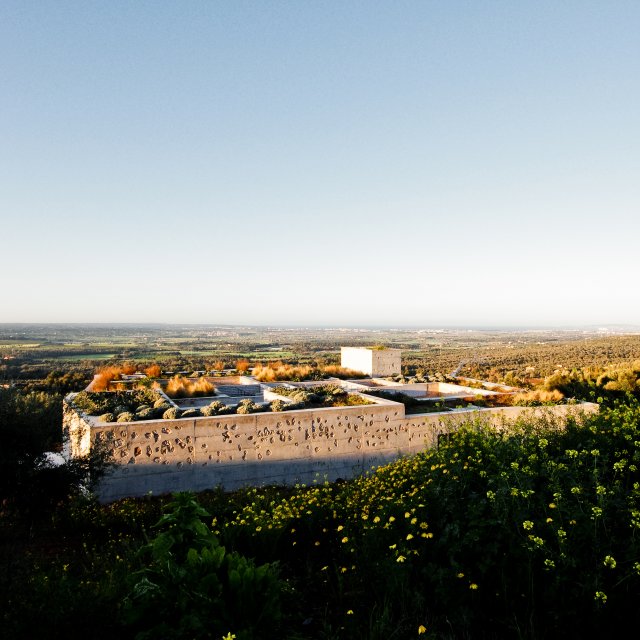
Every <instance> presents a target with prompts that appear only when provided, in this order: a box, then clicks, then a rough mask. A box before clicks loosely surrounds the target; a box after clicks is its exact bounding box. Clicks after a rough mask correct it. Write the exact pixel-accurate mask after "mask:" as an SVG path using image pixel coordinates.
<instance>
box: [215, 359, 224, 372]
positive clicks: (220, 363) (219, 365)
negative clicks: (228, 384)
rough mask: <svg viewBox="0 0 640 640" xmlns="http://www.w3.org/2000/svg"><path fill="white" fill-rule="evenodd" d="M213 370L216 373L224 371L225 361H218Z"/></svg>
mask: <svg viewBox="0 0 640 640" xmlns="http://www.w3.org/2000/svg"><path fill="white" fill-rule="evenodd" d="M212 369H213V370H214V371H222V370H223V369H224V361H223V360H216V361H215V362H214V363H213V365H212Z"/></svg>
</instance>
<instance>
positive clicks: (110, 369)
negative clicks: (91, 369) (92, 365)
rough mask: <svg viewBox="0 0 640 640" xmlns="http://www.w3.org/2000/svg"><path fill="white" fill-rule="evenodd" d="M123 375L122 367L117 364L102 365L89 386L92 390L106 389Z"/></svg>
mask: <svg viewBox="0 0 640 640" xmlns="http://www.w3.org/2000/svg"><path fill="white" fill-rule="evenodd" d="M121 377H122V367H118V366H115V365H109V366H107V367H101V368H100V369H98V372H97V373H96V375H95V377H94V379H93V381H92V382H91V384H90V385H89V387H88V388H89V390H90V391H106V390H107V389H108V388H109V385H110V384H111V382H112V381H113V380H120V378H121Z"/></svg>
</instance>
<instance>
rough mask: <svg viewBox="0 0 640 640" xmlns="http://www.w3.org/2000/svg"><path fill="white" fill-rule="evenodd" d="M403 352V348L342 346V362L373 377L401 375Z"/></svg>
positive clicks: (343, 364)
mask: <svg viewBox="0 0 640 640" xmlns="http://www.w3.org/2000/svg"><path fill="white" fill-rule="evenodd" d="M401 354H402V350H401V349H388V348H387V347H340V355H341V362H340V364H341V365H342V366H343V367H344V368H345V369H353V370H354V371H361V372H362V373H366V374H367V375H369V376H371V377H372V378H384V377H386V376H399V375H400V374H401V373H402V358H401Z"/></svg>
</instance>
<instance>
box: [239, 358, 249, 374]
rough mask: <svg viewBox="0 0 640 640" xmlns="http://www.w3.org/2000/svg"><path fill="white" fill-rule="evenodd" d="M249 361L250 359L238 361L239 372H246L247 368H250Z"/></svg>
mask: <svg viewBox="0 0 640 640" xmlns="http://www.w3.org/2000/svg"><path fill="white" fill-rule="evenodd" d="M249 364H250V363H249V361H248V360H244V359H242V360H238V361H237V362H236V371H237V372H238V373H245V372H246V371H247V369H248V368H249Z"/></svg>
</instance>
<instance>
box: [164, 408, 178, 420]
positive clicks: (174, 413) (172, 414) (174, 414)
mask: <svg viewBox="0 0 640 640" xmlns="http://www.w3.org/2000/svg"><path fill="white" fill-rule="evenodd" d="M162 417H163V418H164V419H165V420H175V419H176V418H179V417H180V409H178V407H171V408H170V409H167V410H166V411H165V412H164V413H163V414H162Z"/></svg>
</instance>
